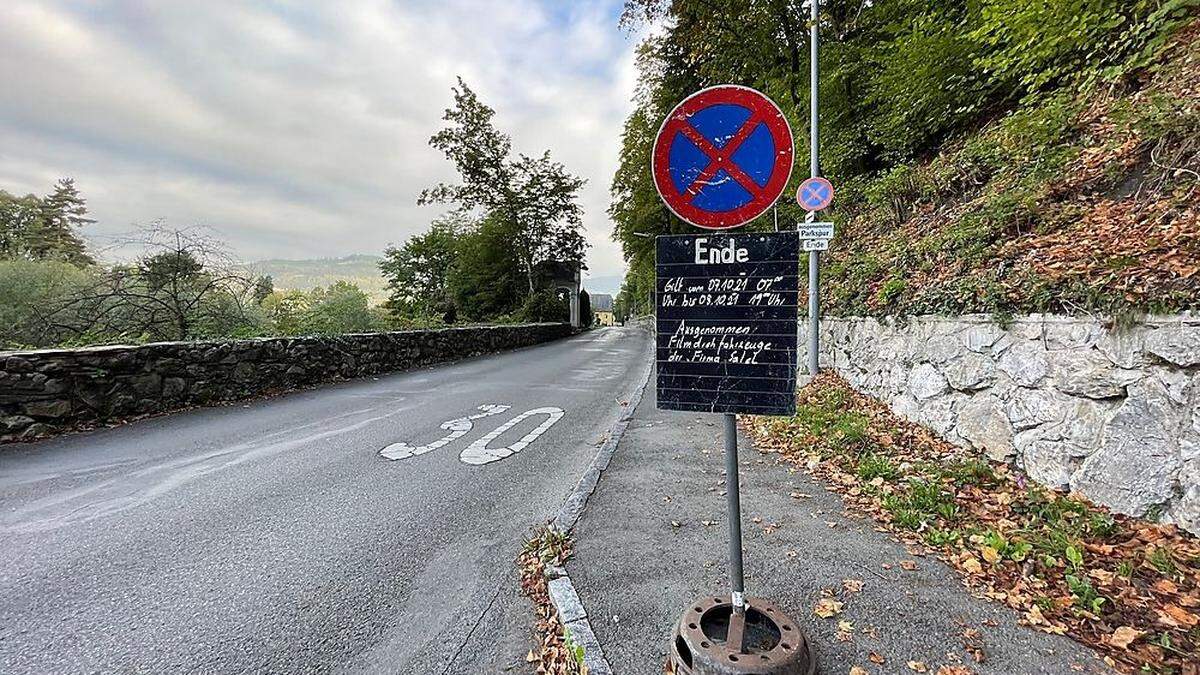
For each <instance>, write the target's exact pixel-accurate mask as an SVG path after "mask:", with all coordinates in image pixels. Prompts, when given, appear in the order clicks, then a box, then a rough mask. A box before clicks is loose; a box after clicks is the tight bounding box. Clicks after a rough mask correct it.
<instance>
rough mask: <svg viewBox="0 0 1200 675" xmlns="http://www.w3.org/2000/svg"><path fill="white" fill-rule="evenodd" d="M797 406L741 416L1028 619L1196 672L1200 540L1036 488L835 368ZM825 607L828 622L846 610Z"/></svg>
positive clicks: (1199, 670)
mask: <svg viewBox="0 0 1200 675" xmlns="http://www.w3.org/2000/svg"><path fill="white" fill-rule="evenodd" d="M797 410H798V412H797V414H796V415H795V416H794V417H791V418H765V417H751V418H746V419H745V420H744V422H745V424H746V426H747V428H748V429H749V430H750V432H751V433H752V434H753V436H754V438H755V440H756V445H757V447H758V448H759V449H760V450H762V451H764V452H774V453H779V454H780V455H782V457H783V458H784V459H785V460H786V461H788V462H790V463H793V464H795V465H797V466H799V467H802V468H804V469H806V470H807V471H809V472H810V473H811V474H812V475H814V476H815V477H817V478H820V479H822V480H824V481H825V482H826V483H827V484H828V485H829V486H830V487H831V488H832V489H834V490H835V491H836V492H839V493H841V495H842V498H843V500H844V501H845V502H846V504H847V506H848V507H850V508H851V509H860V510H861V511H863V512H865V513H867V514H869V515H871V516H872V517H873V518H874V519H875V520H876V521H877V522H879V523H880V524H881V526H882V528H884V529H886V530H887V531H889V532H890V533H892V534H893V535H894V536H895V537H896V538H897V539H898V540H899V541H900V542H902V543H903V544H904V545H905V546H906V547H907V548H908V549H909V550H910V552H912V551H916V552H921V551H924V552H928V553H931V554H935V555H936V556H937V557H938V558H940V559H941V560H943V561H945V562H946V563H948V564H949V565H950V566H951V567H953V568H954V569H956V570H957V571H958V572H959V573H960V574H961V575H962V576H963V577H964V578H965V580H966V582H967V584H968V586H970V587H971V588H973V589H974V590H975V591H976V592H977V593H978V594H980V595H983V596H984V597H987V598H990V599H992V600H995V601H998V602H1002V603H1004V604H1006V605H1008V606H1009V607H1011V608H1013V609H1014V610H1016V611H1017V612H1018V613H1019V615H1020V617H1021V618H1020V621H1021V623H1024V624H1026V625H1029V626H1031V627H1033V628H1036V629H1038V630H1042V631H1045V632H1048V633H1057V634H1061V635H1067V636H1069V637H1071V638H1073V639H1075V640H1077V641H1079V642H1081V643H1082V644H1084V645H1087V646H1089V647H1091V648H1093V649H1095V650H1097V651H1098V652H1099V653H1100V654H1102V655H1103V657H1104V660H1105V662H1107V663H1109V665H1111V666H1113V667H1115V668H1117V669H1118V670H1121V671H1123V672H1127V673H1134V672H1139V673H1140V672H1149V673H1164V674H1166V673H1174V674H1177V675H1200V660H1198V658H1197V654H1200V541H1198V540H1197V539H1196V538H1195V537H1193V536H1192V535H1190V534H1188V533H1186V532H1184V531H1182V530H1180V529H1179V528H1177V527H1175V526H1174V525H1164V524H1156V523H1151V522H1147V521H1145V520H1141V519H1137V518H1132V517H1129V516H1124V515H1120V514H1113V513H1110V512H1109V511H1108V510H1107V509H1104V508H1102V507H1100V506H1096V505H1094V504H1092V503H1090V502H1089V501H1088V500H1087V499H1085V498H1083V497H1081V496H1079V495H1076V494H1064V493H1061V492H1056V491H1053V490H1050V489H1047V488H1044V487H1042V486H1040V485H1037V484H1035V483H1033V482H1032V481H1030V480H1029V479H1027V478H1026V477H1025V476H1024V475H1023V474H1021V473H1020V472H1018V471H1017V470H1015V469H1013V468H1012V467H1010V466H1008V465H1006V464H999V463H994V462H989V461H988V460H986V459H985V458H983V457H981V456H979V455H978V454H977V453H975V452H973V451H969V450H965V449H962V448H959V447H957V446H955V445H953V444H951V443H949V442H947V441H945V440H943V439H941V438H939V437H938V436H937V435H936V434H935V433H933V432H932V431H930V430H929V429H926V428H925V427H922V426H920V425H918V424H914V423H911V422H908V421H905V420H902V419H900V418H899V417H897V416H896V415H895V414H894V413H893V412H892V411H891V410H890V409H888V407H887V406H886V405H884V404H883V403H881V402H880V401H877V400H875V399H872V398H870V397H868V396H865V395H863V394H860V393H858V392H856V391H855V390H853V389H852V388H851V387H850V386H849V385H848V384H847V383H846V382H845V381H844V380H842V379H841V378H839V377H838V376H836V375H834V374H830V373H826V374H822V375H820V376H818V377H817V378H814V379H813V381H812V382H810V383H809V384H808V385H807V386H806V387H805V388H804V389H803V390H802V391H801V392H800V393H799V400H798V409H797ZM899 565H900V567H901V569H904V570H908V571H912V570H914V569H916V568H917V565H916V563H915V562H914V561H911V560H904V561H901V562H900V563H899ZM884 568H885V569H890V568H891V566H890V565H887V564H884ZM824 602H825V600H822V602H820V603H818V606H817V607H818V609H820V610H821V611H817V609H814V613H816V614H818V616H823V617H826V618H828V617H832V616H834V615H835V614H836V613H837V612H838V611H840V609H841V608H840V607H838V608H837V610H833V607H832V606H830V605H829V604H828V603H826V604H824V605H823V604H822V603H824ZM831 610H833V611H831ZM971 637H972V642H973V643H974V642H975V641H976V640H977V638H978V637H979V636H978V635H975V634H973V635H972V636H971ZM964 647H966V645H964ZM967 651H968V652H972V655H973V656H975V653H974V651H975V650H973V649H971V648H968V649H967ZM980 654H981V652H980Z"/></svg>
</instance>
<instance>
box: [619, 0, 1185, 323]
mask: <svg viewBox="0 0 1200 675" xmlns="http://www.w3.org/2000/svg"><path fill="white" fill-rule="evenodd" d="M808 9H809V8H808V6H807V3H804V2H800V1H799V0H762V1H761V2H745V1H744V0H703V1H699V0H627V11H626V14H625V17H624V18H625V21H627V22H629V23H632V24H634V25H639V24H642V25H644V24H645V23H646V22H649V23H650V24H651V25H652V26H653V30H649V31H648V34H649V36H648V37H647V38H645V40H644V41H643V42H642V44H641V46H640V49H639V51H638V62H637V66H638V76H639V79H638V87H637V89H636V90H635V95H634V101H633V103H634V109H633V111H632V113H631V114H630V116H629V118H628V119H627V120H626V123H625V129H624V135H623V137H622V148H621V156H620V166H619V167H618V170H617V172H616V174H615V176H614V178H613V183H612V196H613V201H612V206H611V207H610V210H609V213H610V215H611V216H612V219H613V222H614V224H615V227H614V231H613V236H614V238H615V239H616V240H618V241H619V242H620V243H621V245H622V249H623V251H624V253H625V257H626V259H627V260H628V261H629V274H628V275H627V277H626V283H625V288H624V289H623V293H622V294H621V295H620V296H619V297H618V304H619V305H620V306H621V308H622V309H624V310H628V311H633V312H640V311H644V310H645V309H647V308H646V304H647V302H648V298H649V297H650V295H649V294H650V291H651V289H652V288H653V276H654V250H653V238H652V235H656V234H667V233H675V232H694V231H695V228H693V227H691V226H689V225H686V224H684V223H682V222H681V221H680V220H679V219H678V218H676V217H675V216H674V215H672V214H671V213H670V212H669V211H668V210H667V209H666V208H665V207H663V205H662V203H661V201H660V200H659V199H658V197H657V195H656V194H655V191H654V186H653V181H652V178H651V176H650V170H649V166H650V161H649V156H650V147H651V145H652V143H653V139H654V136H655V133H656V132H657V131H658V128H659V125H660V124H661V122H662V120H663V118H664V117H665V116H666V114H667V113H668V111H670V110H671V109H672V107H674V105H675V104H677V103H678V102H679V101H681V100H683V99H684V98H685V97H686V96H687V95H689V94H691V93H692V92H694V91H696V90H698V89H700V88H702V87H706V86H711V85H714V84H721V83H737V84H743V85H747V86H751V87H755V88H757V89H759V90H761V91H763V92H765V93H766V94H767V95H769V96H770V97H771V98H772V99H774V100H775V101H776V102H778V103H779V104H780V105H781V107H782V108H783V110H784V114H785V115H786V116H787V118H788V121H789V123H790V124H791V127H792V129H793V131H794V134H795V141H796V153H795V156H796V167H797V168H796V170H795V171H794V172H793V176H792V180H791V185H789V187H788V190H787V192H786V194H787V195H788V197H787V199H785V200H781V202H780V204H779V206H778V214H777V215H778V219H779V223H780V225H786V224H792V223H795V222H797V221H800V220H802V219H803V217H804V214H803V213H802V212H801V210H800V209H799V207H798V206H797V205H796V204H795V203H794V201H793V200H792V198H791V196H792V195H793V194H794V191H795V189H796V187H797V185H798V184H799V182H800V181H801V180H802V179H803V178H805V177H806V176H807V175H808V172H807V167H808V159H809V156H808V154H809V153H808V104H809V100H808V99H809V93H808V92H809V78H808V63H807V60H808V58H807V57H808V48H809V45H808V39H809V38H808V27H809V25H808V20H809V19H808ZM820 31H821V54H820V60H821V64H820V65H821V69H820V73H821V79H820V82H819V89H820V93H821V99H820V110H821V120H820V140H821V154H820V163H821V171H822V173H823V174H824V175H826V176H827V177H829V178H830V179H831V180H832V181H833V182H834V184H835V186H836V187H837V197H836V200H835V202H834V209H833V210H832V211H830V212H827V213H826V214H825V215H827V216H828V217H830V218H831V219H833V220H834V221H835V222H836V223H837V225H838V235H837V238H836V239H835V240H834V242H833V245H832V250H831V251H830V252H829V253H828V254H827V255H825V256H824V257H823V262H824V263H826V264H824V265H823V269H824V275H825V276H824V278H825V280H826V283H825V284H824V285H823V286H822V292H823V294H825V298H824V301H825V305H824V307H825V309H826V310H827V311H828V312H829V313H831V314H838V315H844V316H847V315H877V316H884V315H902V314H916V313H936V314H963V313H974V312H994V313H998V314H1000V315H1004V314H1017V313H1022V312H1031V311H1051V312H1062V313H1071V314H1079V313H1114V314H1132V313H1136V312H1166V311H1176V310H1180V309H1184V308H1194V307H1195V306H1196V305H1197V303H1200V271H1198V268H1200V242H1198V240H1197V237H1200V223H1198V222H1197V218H1198V216H1197V211H1198V205H1200V89H1198V87H1200V64H1198V59H1200V54H1198V52H1200V0H1039V1H1038V2H1028V1H1027V0H970V1H968V2H961V1H957V0H955V1H951V0H921V1H919V2H917V1H915V0H886V1H874V0H823V1H822V3H821V19H820ZM772 225H773V222H772V219H771V218H770V217H764V218H760V219H759V221H758V222H756V223H753V224H751V225H750V226H749V227H750V229H769V228H771V227H772ZM648 235H649V236H648Z"/></svg>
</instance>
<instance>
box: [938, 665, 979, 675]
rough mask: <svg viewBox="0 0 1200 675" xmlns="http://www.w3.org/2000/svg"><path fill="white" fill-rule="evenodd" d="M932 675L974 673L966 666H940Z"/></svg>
mask: <svg viewBox="0 0 1200 675" xmlns="http://www.w3.org/2000/svg"><path fill="white" fill-rule="evenodd" d="M934 675H975V674H974V673H973V672H971V669H970V668H968V667H966V666H942V667H941V668H938V669H937V672H936V673H934Z"/></svg>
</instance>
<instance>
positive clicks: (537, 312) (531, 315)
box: [517, 290, 571, 323]
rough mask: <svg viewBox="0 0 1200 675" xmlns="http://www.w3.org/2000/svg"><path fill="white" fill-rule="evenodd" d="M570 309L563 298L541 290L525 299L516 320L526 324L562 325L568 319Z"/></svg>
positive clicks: (549, 291)
mask: <svg viewBox="0 0 1200 675" xmlns="http://www.w3.org/2000/svg"><path fill="white" fill-rule="evenodd" d="M570 314H571V308H570V306H569V305H568V304H567V300H566V299H565V298H562V297H559V295H558V293H556V292H554V291H552V290H542V291H538V292H536V293H534V294H533V295H531V296H529V297H528V298H526V299H525V303H524V304H523V305H521V309H520V310H518V312H517V319H518V320H519V321H523V322H527V323H546V322H558V323H563V322H566V321H567V320H569V319H570Z"/></svg>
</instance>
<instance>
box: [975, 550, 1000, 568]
mask: <svg viewBox="0 0 1200 675" xmlns="http://www.w3.org/2000/svg"><path fill="white" fill-rule="evenodd" d="M979 554H980V555H981V556H983V559H984V560H986V561H988V562H989V563H991V564H993V565H995V564H996V563H998V562H1000V552H999V551H997V550H996V549H994V548H992V547H991V546H984V547H983V548H981V549H979Z"/></svg>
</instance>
